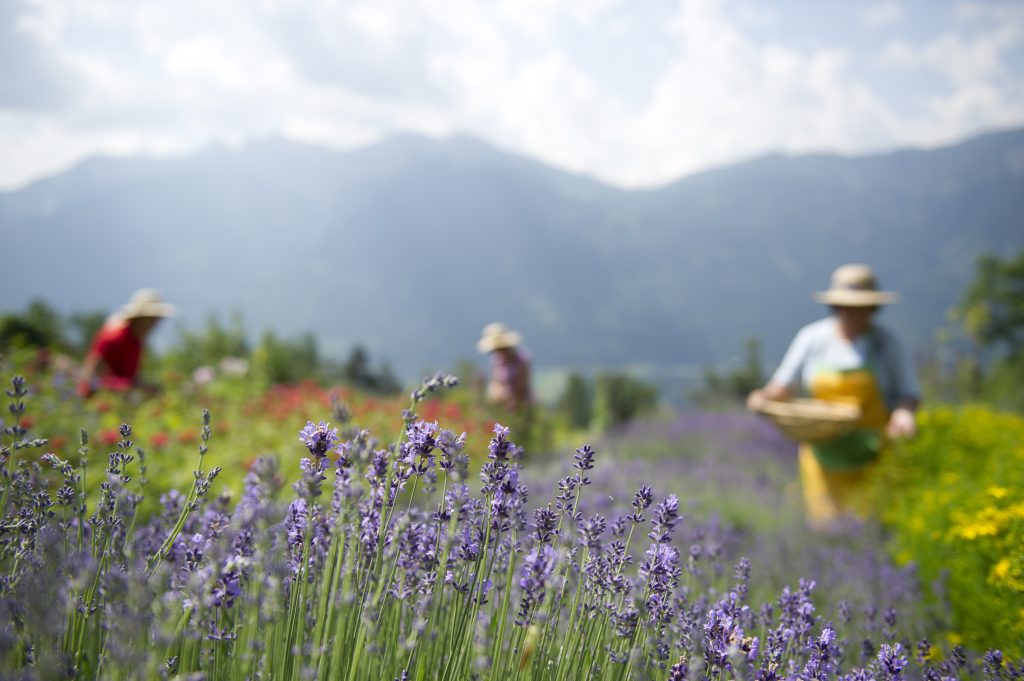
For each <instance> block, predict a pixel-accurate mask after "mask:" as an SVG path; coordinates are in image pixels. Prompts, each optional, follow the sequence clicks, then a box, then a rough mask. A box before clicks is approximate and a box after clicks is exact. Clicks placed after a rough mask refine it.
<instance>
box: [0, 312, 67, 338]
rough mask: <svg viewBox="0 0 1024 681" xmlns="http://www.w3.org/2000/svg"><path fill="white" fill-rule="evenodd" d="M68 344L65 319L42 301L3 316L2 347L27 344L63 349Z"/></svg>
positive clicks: (0, 325)
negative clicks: (21, 310)
mask: <svg viewBox="0 0 1024 681" xmlns="http://www.w3.org/2000/svg"><path fill="white" fill-rule="evenodd" d="M66 345H67V341H66V340H65V338H64V322H63V320H62V319H61V317H60V315H59V314H58V313H57V311H56V310H54V309H53V308H52V307H50V306H49V305H48V304H47V303H45V302H44V301H42V300H38V299H36V300H33V301H32V302H31V303H29V304H28V306H27V307H26V308H25V310H24V312H21V313H11V314H6V315H3V316H0V350H5V351H9V350H11V349H13V348H18V347H25V346H28V347H34V348H46V347H49V348H63V347H65V346H66Z"/></svg>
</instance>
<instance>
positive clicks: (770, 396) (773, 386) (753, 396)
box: [747, 383, 789, 411]
mask: <svg viewBox="0 0 1024 681" xmlns="http://www.w3.org/2000/svg"><path fill="white" fill-rule="evenodd" d="M788 399H789V390H787V389H786V386H783V385H779V384H777V383H769V384H768V385H766V386H765V387H763V388H760V389H758V390H753V391H751V393H750V394H749V395H747V409H749V410H750V411H760V409H761V408H762V407H763V406H764V405H765V403H766V402H768V401H770V400H788Z"/></svg>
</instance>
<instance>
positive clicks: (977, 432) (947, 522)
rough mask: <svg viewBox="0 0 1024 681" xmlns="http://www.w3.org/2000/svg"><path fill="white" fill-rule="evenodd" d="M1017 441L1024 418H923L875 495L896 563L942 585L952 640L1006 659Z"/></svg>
mask: <svg viewBox="0 0 1024 681" xmlns="http://www.w3.org/2000/svg"><path fill="white" fill-rule="evenodd" d="M1022 443H1024V419H1021V418H1020V417H1017V416H1014V415H1011V414H1005V413H998V412H995V411H992V410H990V409H987V408H984V407H965V408H959V409H952V408H943V409H936V410H932V411H924V412H922V413H921V415H920V434H919V436H918V437H917V438H916V439H915V440H913V441H911V442H907V443H902V444H900V445H899V446H897V447H894V451H893V452H892V455H891V456H888V457H886V458H885V459H884V460H883V462H882V464H881V466H880V470H879V475H878V477H877V487H876V489H875V493H876V494H877V496H878V500H879V503H877V504H876V505H877V507H878V508H880V509H883V510H882V514H883V515H882V520H883V522H884V523H885V524H886V525H887V526H888V527H889V528H890V529H891V531H892V538H891V548H892V550H893V552H894V554H895V556H896V559H897V560H898V561H901V562H909V561H915V562H916V563H917V564H918V565H919V569H920V573H921V578H922V581H923V583H924V584H926V585H927V584H931V583H933V582H936V581H937V580H941V581H942V582H943V583H944V588H945V592H946V598H947V599H948V605H949V616H950V618H951V621H950V622H949V623H948V626H949V627H950V629H949V631H950V639H951V640H952V641H954V642H955V641H957V640H959V639H960V638H962V639H963V642H964V643H965V644H966V645H968V646H970V647H972V648H975V649H980V650H983V649H985V648H987V647H996V648H1000V649H1001V650H1003V652H1004V654H1006V655H1007V656H1014V655H1018V656H1019V655H1021V654H1022V653H1024V445H1022ZM893 490H897V491H898V493H893ZM935 605H936V607H938V608H941V607H942V606H943V605H944V604H943V603H941V602H938V603H935Z"/></svg>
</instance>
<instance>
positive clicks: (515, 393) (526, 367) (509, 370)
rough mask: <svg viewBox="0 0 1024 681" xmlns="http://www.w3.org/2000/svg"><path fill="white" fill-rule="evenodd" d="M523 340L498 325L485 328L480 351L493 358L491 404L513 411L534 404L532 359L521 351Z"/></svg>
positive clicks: (496, 323) (489, 397) (477, 347)
mask: <svg viewBox="0 0 1024 681" xmlns="http://www.w3.org/2000/svg"><path fill="white" fill-rule="evenodd" d="M521 343H522V337H521V336H520V335H519V334H518V333H516V332H515V331H511V330H509V329H507V328H505V325H504V324H501V323H499V322H495V323H493V324H488V325H487V326H485V327H484V330H483V333H482V334H481V336H480V340H479V341H477V344H476V349H477V350H479V351H480V352H482V353H490V355H491V378H490V381H489V382H488V383H487V401H488V402H490V403H491V404H495V405H498V406H501V407H504V408H506V409H508V410H510V411H520V410H522V409H524V408H526V407H527V406H528V405H529V403H530V358H529V356H528V355H527V353H526V351H525V350H523V349H522V348H521V347H520V344H521Z"/></svg>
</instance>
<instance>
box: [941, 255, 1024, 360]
mask: <svg viewBox="0 0 1024 681" xmlns="http://www.w3.org/2000/svg"><path fill="white" fill-rule="evenodd" d="M954 316H955V317H956V318H957V319H959V321H960V322H961V323H962V324H963V326H964V329H965V330H966V331H967V333H968V335H970V336H971V338H972V339H973V340H974V341H975V342H976V343H978V344H979V345H980V346H981V347H983V348H986V349H994V350H997V351H1002V352H1005V353H1006V354H1007V355H1009V356H1015V355H1018V354H1020V353H1021V351H1022V350H1024V251H1021V252H1020V253H1018V254H1017V256H1016V257H1015V258H1013V259H1010V260H1002V259H1000V258H999V257H997V256H995V255H992V254H986V255H983V256H981V257H980V258H978V262H977V266H976V271H975V275H974V281H972V282H971V284H970V286H968V288H967V291H966V293H965V294H964V297H963V299H962V300H961V301H960V304H959V306H958V307H957V308H956V309H955V311H954Z"/></svg>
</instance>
